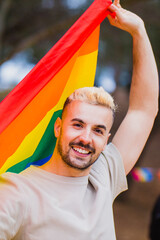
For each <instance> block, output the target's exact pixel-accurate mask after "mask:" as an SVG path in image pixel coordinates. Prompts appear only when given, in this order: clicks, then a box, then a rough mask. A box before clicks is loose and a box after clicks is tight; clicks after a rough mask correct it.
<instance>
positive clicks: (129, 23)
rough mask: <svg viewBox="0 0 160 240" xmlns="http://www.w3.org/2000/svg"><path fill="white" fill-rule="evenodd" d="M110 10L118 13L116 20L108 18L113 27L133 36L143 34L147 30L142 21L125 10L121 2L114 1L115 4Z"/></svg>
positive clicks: (118, 0)
mask: <svg viewBox="0 0 160 240" xmlns="http://www.w3.org/2000/svg"><path fill="white" fill-rule="evenodd" d="M108 9H109V10H110V11H111V12H115V13H116V17H115V18H112V17H111V16H110V15H109V16H108V19H109V22H110V24H111V25H113V26H115V27H118V28H120V29H122V30H124V31H127V32H129V33H130V34H131V35H132V36H134V35H136V34H139V33H141V32H142V31H143V30H144V29H145V28H144V23H143V21H142V19H141V18H140V17H138V16H137V15H136V14H134V13H132V12H130V11H127V10H125V9H123V8H122V7H121V5H120V0H114V3H113V4H112V5H110V7H109V8H108Z"/></svg>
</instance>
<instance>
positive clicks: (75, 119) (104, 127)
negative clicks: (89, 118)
mask: <svg viewBox="0 0 160 240" xmlns="http://www.w3.org/2000/svg"><path fill="white" fill-rule="evenodd" d="M71 122H80V123H85V122H84V121H83V120H82V119H80V118H73V119H72V120H71ZM95 126H96V127H97V128H102V129H104V130H105V131H106V130H107V129H106V126H105V125H103V124H98V125H95Z"/></svg>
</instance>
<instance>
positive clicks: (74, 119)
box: [71, 118, 84, 123]
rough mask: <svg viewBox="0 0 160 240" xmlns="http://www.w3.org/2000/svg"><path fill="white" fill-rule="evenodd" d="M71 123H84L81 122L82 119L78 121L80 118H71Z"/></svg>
mask: <svg viewBox="0 0 160 240" xmlns="http://www.w3.org/2000/svg"><path fill="white" fill-rule="evenodd" d="M71 122H80V123H84V121H83V120H82V119H80V118H73V119H72V120H71Z"/></svg>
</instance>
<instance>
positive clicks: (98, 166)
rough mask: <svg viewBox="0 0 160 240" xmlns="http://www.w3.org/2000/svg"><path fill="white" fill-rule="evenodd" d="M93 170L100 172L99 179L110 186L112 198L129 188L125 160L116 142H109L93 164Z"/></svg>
mask: <svg viewBox="0 0 160 240" xmlns="http://www.w3.org/2000/svg"><path fill="white" fill-rule="evenodd" d="M93 171H95V172H97V173H98V174H99V180H100V181H101V182H103V183H104V184H106V185H107V186H109V187H110V190H111V194H112V200H113V201H114V199H115V198H116V197H117V196H118V195H119V194H120V193H121V192H123V191H125V190H127V188H128V186H127V179H126V174H125V170H124V165H123V160H122V157H121V155H120V153H119V151H118V149H117V148H116V147H115V145H114V144H112V143H109V144H108V145H107V146H106V148H105V150H104V151H103V152H102V153H101V155H100V157H99V159H98V160H97V161H96V163H95V164H94V165H93Z"/></svg>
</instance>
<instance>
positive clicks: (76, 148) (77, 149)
mask: <svg viewBox="0 0 160 240" xmlns="http://www.w3.org/2000/svg"><path fill="white" fill-rule="evenodd" d="M72 149H73V150H74V151H75V152H77V153H80V154H84V155H89V154H90V153H91V151H89V150H85V149H82V148H79V147H73V146H72Z"/></svg>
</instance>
